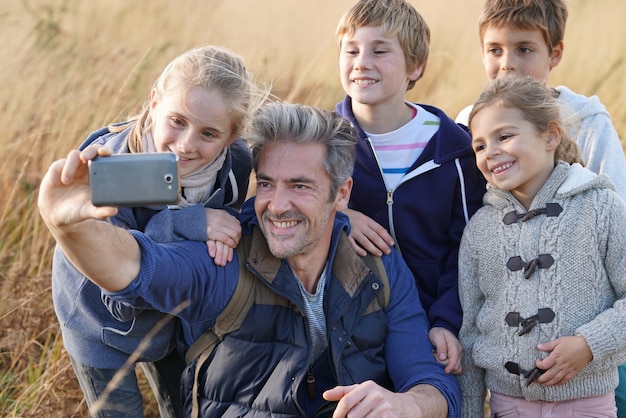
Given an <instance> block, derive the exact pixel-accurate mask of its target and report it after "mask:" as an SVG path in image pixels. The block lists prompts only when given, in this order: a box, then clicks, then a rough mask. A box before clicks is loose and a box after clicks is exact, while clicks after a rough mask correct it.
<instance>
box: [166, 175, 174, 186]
mask: <svg viewBox="0 0 626 418" xmlns="http://www.w3.org/2000/svg"><path fill="white" fill-rule="evenodd" d="M173 181H174V176H173V175H172V174H166V175H165V182H166V183H167V184H170V183H172V182H173Z"/></svg>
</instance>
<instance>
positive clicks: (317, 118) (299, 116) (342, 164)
mask: <svg viewBox="0 0 626 418" xmlns="http://www.w3.org/2000/svg"><path fill="white" fill-rule="evenodd" d="M246 139H247V140H248V142H249V143H250V146H251V149H252V157H253V163H252V164H253V167H254V169H255V170H257V168H258V167H257V165H258V162H259V154H260V153H261V151H262V150H263V148H264V147H266V146H267V145H270V144H272V143H274V142H294V143H298V144H307V143H313V142H316V143H320V144H322V145H324V146H325V147H326V161H325V162H324V170H325V171H326V173H327V174H328V176H329V177H330V181H331V188H330V192H331V195H330V199H331V200H333V199H334V198H335V196H336V194H337V191H338V190H339V187H340V186H341V185H342V184H343V183H344V182H345V181H346V180H347V179H348V178H349V177H350V176H352V171H353V169H354V149H355V144H356V137H355V131H354V128H352V126H351V125H350V123H349V122H348V121H346V120H345V119H343V118H342V117H341V116H339V115H337V114H336V113H334V112H330V111H327V110H322V109H319V108H316V107H312V106H305V105H300V104H290V103H285V102H275V103H268V104H266V105H265V106H263V107H262V108H261V109H259V111H258V112H257V114H256V115H255V116H254V118H253V120H252V124H251V126H250V130H249V132H247V135H246Z"/></svg>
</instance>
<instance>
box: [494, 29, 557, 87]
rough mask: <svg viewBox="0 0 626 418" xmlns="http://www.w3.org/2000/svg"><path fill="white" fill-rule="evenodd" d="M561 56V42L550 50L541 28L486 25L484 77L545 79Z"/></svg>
mask: <svg viewBox="0 0 626 418" xmlns="http://www.w3.org/2000/svg"><path fill="white" fill-rule="evenodd" d="M562 57H563V42H562V41H561V42H559V43H558V44H557V45H556V46H555V47H554V48H553V49H552V51H550V48H549V47H548V45H547V43H546V41H545V39H544V38H543V35H542V34H541V31H539V30H538V29H535V30H521V29H515V28H511V27H508V26H489V27H487V28H486V29H485V31H484V32H483V36H482V60H483V65H484V66H485V73H486V74H487V78H489V79H490V80H493V79H495V78H499V77H506V76H509V75H518V76H528V77H532V78H534V79H535V80H537V81H539V82H542V83H547V80H548V75H549V74H550V70H551V69H552V68H554V67H556V66H557V65H558V64H559V62H560V61H561V58H562Z"/></svg>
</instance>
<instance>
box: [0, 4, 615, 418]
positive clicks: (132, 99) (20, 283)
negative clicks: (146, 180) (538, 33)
mask: <svg viewBox="0 0 626 418" xmlns="http://www.w3.org/2000/svg"><path fill="white" fill-rule="evenodd" d="M349 4H351V0H350V1H348V0H318V1H310V2H300V1H293V0H264V1H259V0H178V1H168V0H152V1H149V2H145V1H140V0H127V1H108V0H90V1H88V2H87V1H81V0H21V1H18V0H15V1H10V2H9V1H5V2H1V3H0V19H1V21H2V24H0V39H2V40H3V42H2V48H1V49H0V62H1V63H2V64H1V65H0V80H2V87H1V88H0V91H1V93H0V126H1V127H2V134H1V135H0V145H1V149H2V164H1V165H0V196H2V197H0V290H1V292H0V300H1V301H2V302H1V303H0V416H8V417H31V416H33V417H35V416H37V417H40V416H50V417H61V416H63V417H72V416H85V415H86V413H87V412H86V407H85V405H84V402H82V401H81V394H80V391H79V390H78V388H77V384H76V382H75V379H74V376H73V374H72V371H71V367H70V366H69V362H68V359H67V354H66V353H65V351H64V349H63V345H62V341H61V337H60V333H59V327H58V323H57V321H56V317H55V316H54V313H53V309H52V302H51V295H50V293H51V292H50V259H51V252H52V248H53V241H52V240H51V238H50V236H49V234H48V232H47V230H46V229H45V226H44V225H43V224H42V222H41V220H40V218H39V216H38V213H37V209H36V196H37V189H38V184H39V182H40V180H41V178H42V175H43V173H44V172H45V170H46V168H47V167H48V165H49V164H50V163H51V162H52V161H53V160H55V159H57V158H60V157H62V156H64V155H65V154H66V153H67V151H68V150H70V149H72V148H74V147H76V146H77V145H78V144H79V143H80V141H81V140H82V139H83V138H84V137H85V135H86V134H87V133H88V132H89V131H90V130H92V129H95V128H98V127H101V126H104V125H106V124H107V123H109V122H111V121H114V120H119V119H122V118H124V117H125V116H126V115H128V114H132V113H134V112H136V111H137V110H138V109H139V107H140V106H141V104H142V103H143V101H144V100H146V99H147V94H148V91H149V89H150V86H151V83H152V81H153V80H154V78H155V77H156V76H157V74H158V73H159V71H160V70H161V69H162V68H163V67H164V65H165V64H166V63H167V62H168V61H169V60H170V59H172V58H173V57H174V56H175V55H177V54H179V53H180V52H182V51H183V50H185V49H188V48H190V47H193V46H197V45H200V44H205V43H212V44H221V45H225V46H227V47H229V48H231V49H233V50H235V51H237V52H239V53H240V54H241V55H243V56H244V57H245V58H246V61H247V62H248V64H249V66H250V68H251V69H252V70H253V72H254V73H255V74H256V75H257V77H258V78H259V79H261V80H264V81H266V82H267V81H272V82H273V85H274V92H275V93H276V94H277V95H278V96H279V97H281V98H284V99H287V100H290V101H295V102H302V103H307V104H313V105H318V106H322V107H325V108H332V107H334V104H335V103H336V102H337V101H339V100H340V99H341V98H342V96H343V93H342V90H341V88H340V85H339V83H338V81H337V74H336V60H335V58H336V57H335V44H334V36H333V33H334V28H335V25H336V22H337V20H338V18H339V16H340V14H341V12H342V11H343V10H344V9H345V8H346V7H347V6H348V5H349ZM413 4H415V6H416V7H417V8H418V10H420V11H421V12H422V13H423V15H424V16H425V18H426V20H427V21H428V22H429V24H430V26H431V30H432V43H431V58H430V61H429V64H428V68H427V70H426V75H425V77H424V78H423V79H422V80H421V81H420V82H419V83H418V84H417V86H416V88H415V89H414V90H412V91H411V92H410V93H409V95H408V97H409V98H410V99H411V100H415V101H418V102H423V103H429V104H434V105H437V106H439V107H441V108H443V109H444V110H446V111H447V112H448V113H449V114H450V115H453V116H454V115H456V113H457V112H458V111H459V110H460V109H461V108H462V107H463V106H465V105H466V104H468V103H470V102H471V101H472V99H473V98H474V97H475V96H476V95H477V94H478V92H479V91H480V89H481V87H482V85H483V83H484V74H483V72H482V67H481V63H480V57H479V46H478V39H477V34H476V32H477V31H476V18H477V14H478V10H479V8H480V1H478V0H472V1H466V0H439V1H436V2H434V1H425V0H419V1H418V0H413ZM569 6H570V19H569V24H568V28H567V33H566V48H565V58H564V60H563V61H562V63H561V64H560V65H559V67H558V68H557V69H555V70H554V72H553V74H552V75H551V76H550V83H551V84H554V85H556V84H565V85H568V86H569V87H571V88H572V89H573V90H575V91H577V92H580V93H584V94H587V95H590V94H598V95H599V96H600V98H601V100H602V101H603V102H604V103H605V104H606V106H607V108H608V109H609V111H610V112H611V113H612V115H613V118H614V122H615V125H616V127H617V129H618V132H619V133H620V136H621V137H622V138H626V106H624V104H625V103H624V100H625V99H624V98H625V97H626V80H625V78H624V74H626V71H625V69H626V64H625V63H624V55H625V54H626V47H624V45H623V39H625V38H626V27H625V26H624V25H623V24H622V23H623V22H622V21H621V20H622V19H621V18H622V17H623V16H624V15H626V3H624V2H623V1H622V0H598V1H594V2H590V1H587V0H570V1H569ZM148 404H149V406H148V416H156V412H155V411H156V409H155V408H154V406H153V405H150V402H148Z"/></svg>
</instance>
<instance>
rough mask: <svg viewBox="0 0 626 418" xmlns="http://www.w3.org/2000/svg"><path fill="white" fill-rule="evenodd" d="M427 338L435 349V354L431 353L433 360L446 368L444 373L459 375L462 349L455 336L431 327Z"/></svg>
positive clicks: (443, 329)
mask: <svg viewBox="0 0 626 418" xmlns="http://www.w3.org/2000/svg"><path fill="white" fill-rule="evenodd" d="M428 337H429V338H430V342H431V343H432V344H433V345H434V346H435V349H436V352H435V353H433V355H434V356H435V359H437V361H438V362H439V363H441V364H445V366H446V368H445V369H444V371H445V372H446V373H454V374H459V373H461V370H462V366H461V359H462V357H463V349H462V348H461V343H460V342H459V340H458V339H457V338H456V336H455V335H454V334H453V333H452V332H450V331H448V330H447V329H445V328H442V327H433V328H431V330H430V331H429V333H428Z"/></svg>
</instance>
